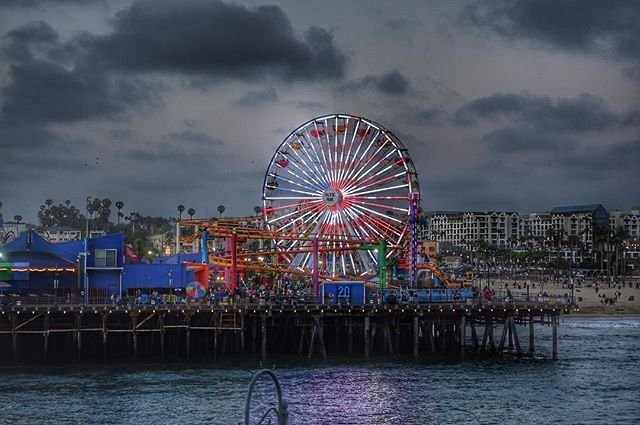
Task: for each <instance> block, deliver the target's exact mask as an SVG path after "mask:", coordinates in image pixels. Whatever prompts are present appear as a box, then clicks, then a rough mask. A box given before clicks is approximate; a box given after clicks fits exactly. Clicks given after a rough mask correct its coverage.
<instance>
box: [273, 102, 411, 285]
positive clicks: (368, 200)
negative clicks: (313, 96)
mask: <svg viewBox="0 0 640 425" xmlns="http://www.w3.org/2000/svg"><path fill="white" fill-rule="evenodd" d="M418 192H419V184H418V176H417V173H416V170H415V167H414V165H413V161H412V160H411V158H410V156H409V153H408V150H407V149H406V148H405V147H404V145H403V144H402V142H400V140H399V139H398V138H397V137H396V136H395V135H393V134H392V133H391V132H390V131H389V130H387V129H386V128H384V127H383V126H381V125H380V124H378V123H376V122H374V121H371V120H368V119H365V118H362V117H357V116H353V115H340V114H335V115H327V116H323V117H318V118H315V119H313V120H311V121H308V122H306V123H304V124H302V125H301V126H300V127H298V128H297V129H295V130H294V131H293V132H291V134H289V135H288V136H287V137H286V138H285V139H284V140H283V141H282V143H281V144H280V145H279V146H278V148H277V149H276V152H275V154H274V155H273V157H272V159H271V161H270V163H269V167H268V169H267V172H266V175H265V178H264V185H263V192H262V199H263V204H264V206H263V214H264V218H265V222H266V224H267V226H268V228H269V229H270V230H273V231H275V232H276V234H285V235H289V236H293V235H301V236H305V237H309V238H310V239H308V240H305V239H304V238H301V239H296V240H290V239H282V240H276V241H274V243H275V248H276V249H277V250H279V251H281V252H282V256H283V257H284V259H285V260H286V261H287V263H288V266H290V267H295V268H299V269H302V270H306V269H310V268H311V267H313V265H312V263H311V262H312V255H311V254H310V252H308V253H300V249H301V248H310V246H311V238H314V237H318V238H322V240H323V241H324V242H323V247H324V249H323V251H324V252H326V254H325V255H324V263H323V264H322V265H321V266H322V268H323V270H325V271H326V272H327V274H334V275H348V276H357V275H362V274H366V273H372V272H375V270H376V268H377V263H378V258H377V253H376V252H373V251H371V250H355V249H353V245H352V243H351V242H350V241H352V240H369V241H372V240H373V241H380V240H384V241H385V242H386V244H388V246H389V247H390V249H389V251H388V252H389V255H391V254H392V253H393V252H394V250H398V249H402V248H403V244H404V238H405V235H406V232H407V229H408V227H409V221H410V220H409V216H410V214H411V211H410V210H411V207H410V203H411V195H412V194H414V193H418ZM293 250H296V253H295V254H288V252H291V251H293Z"/></svg>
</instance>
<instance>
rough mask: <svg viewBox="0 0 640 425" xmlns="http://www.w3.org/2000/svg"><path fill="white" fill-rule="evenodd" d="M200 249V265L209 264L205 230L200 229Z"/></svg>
mask: <svg viewBox="0 0 640 425" xmlns="http://www.w3.org/2000/svg"><path fill="white" fill-rule="evenodd" d="M201 233H202V249H201V250H200V251H201V253H202V260H201V263H202V264H209V247H208V244H207V236H208V234H207V229H202V232H201Z"/></svg>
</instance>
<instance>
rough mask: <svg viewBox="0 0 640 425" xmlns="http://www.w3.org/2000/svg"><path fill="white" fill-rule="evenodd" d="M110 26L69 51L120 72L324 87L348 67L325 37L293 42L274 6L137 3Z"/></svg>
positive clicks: (202, 0)
mask: <svg viewBox="0 0 640 425" xmlns="http://www.w3.org/2000/svg"><path fill="white" fill-rule="evenodd" d="M111 26H112V29H113V30H112V32H111V33H109V34H106V35H94V34H90V33H84V34H82V35H78V36H77V37H76V38H75V45H76V46H78V47H80V48H82V49H85V50H86V51H87V52H88V53H90V54H93V55H95V57H96V60H99V61H101V62H102V63H104V64H105V66H108V67H111V68H115V69H119V70H124V71H135V72H153V71H162V72H170V73H183V74H191V75H194V76H198V75H214V76H215V75H219V76H225V77H232V78H262V77H264V76H275V77H279V78H286V79H289V78H293V79H312V80H326V79H339V78H341V77H342V76H343V74H344V72H345V69H346V65H347V56H346V55H345V54H344V53H343V52H341V51H340V50H338V48H337V47H336V46H335V44H334V41H333V36H332V35H331V34H330V33H329V32H328V31H327V30H325V29H322V28H318V27H311V28H309V29H308V30H307V31H306V32H305V33H304V34H303V36H302V37H300V36H298V35H297V34H296V33H295V32H294V30H293V28H292V26H291V23H290V21H289V18H288V17H287V15H286V14H285V13H284V12H283V11H282V9H280V8H279V7H278V6H260V7H257V8H255V9H248V8H246V7H245V6H241V5H238V4H233V3H223V2H221V1H215V0H187V1H181V2H176V1H173V0H159V1H158V0H154V1H151V0H140V1H136V2H134V3H133V4H132V5H131V6H130V7H127V8H125V9H123V10H121V11H120V12H118V13H117V14H116V15H115V17H114V18H113V20H112V22H111Z"/></svg>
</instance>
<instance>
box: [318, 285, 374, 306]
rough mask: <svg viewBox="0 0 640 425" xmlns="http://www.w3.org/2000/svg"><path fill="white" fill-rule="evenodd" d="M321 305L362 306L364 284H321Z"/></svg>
mask: <svg viewBox="0 0 640 425" xmlns="http://www.w3.org/2000/svg"><path fill="white" fill-rule="evenodd" d="M320 296H321V300H322V303H323V304H364V303H365V301H364V297H365V289H364V282H359V281H343V282H331V281H326V282H323V283H322V285H321V286H320Z"/></svg>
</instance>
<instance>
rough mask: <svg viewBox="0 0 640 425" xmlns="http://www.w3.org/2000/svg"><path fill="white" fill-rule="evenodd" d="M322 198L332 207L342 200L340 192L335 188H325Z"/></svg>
mask: <svg viewBox="0 0 640 425" xmlns="http://www.w3.org/2000/svg"><path fill="white" fill-rule="evenodd" d="M322 200H323V201H324V203H325V204H327V206H330V207H333V206H334V205H336V204H337V203H339V202H340V201H342V192H340V191H339V190H337V189H327V190H325V191H324V193H323V194H322Z"/></svg>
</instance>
